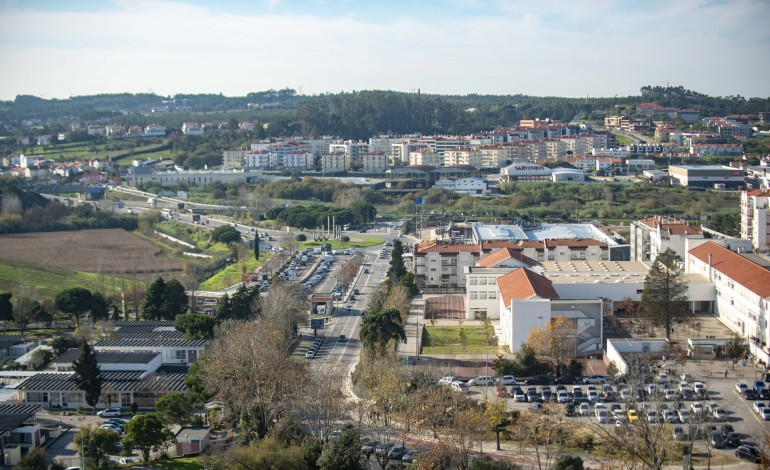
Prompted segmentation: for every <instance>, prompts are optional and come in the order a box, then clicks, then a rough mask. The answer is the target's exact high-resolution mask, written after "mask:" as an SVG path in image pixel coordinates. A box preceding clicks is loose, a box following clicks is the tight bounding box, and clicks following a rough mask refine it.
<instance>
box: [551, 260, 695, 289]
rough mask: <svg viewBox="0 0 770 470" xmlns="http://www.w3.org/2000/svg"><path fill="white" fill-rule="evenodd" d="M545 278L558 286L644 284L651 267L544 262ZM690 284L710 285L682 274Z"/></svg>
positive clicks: (638, 263) (635, 263)
mask: <svg viewBox="0 0 770 470" xmlns="http://www.w3.org/2000/svg"><path fill="white" fill-rule="evenodd" d="M540 264H541V265H542V266H543V276H545V277H547V278H548V279H550V280H551V281H552V282H555V283H558V284H599V283H605V284H607V283H644V278H645V276H647V272H648V271H649V267H648V266H647V265H646V264H645V263H642V262H641V261H578V260H575V261H544V262H542V263H540ZM682 278H683V279H684V280H685V281H686V282H688V283H708V282H709V280H708V279H707V278H706V277H705V276H704V275H702V274H686V273H683V274H682Z"/></svg>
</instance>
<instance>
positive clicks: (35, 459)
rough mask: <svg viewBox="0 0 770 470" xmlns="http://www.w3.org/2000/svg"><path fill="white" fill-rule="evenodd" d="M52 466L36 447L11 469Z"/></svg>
mask: <svg viewBox="0 0 770 470" xmlns="http://www.w3.org/2000/svg"><path fill="white" fill-rule="evenodd" d="M113 434H114V433H113ZM52 464H53V460H52V459H51V457H49V456H48V454H46V452H45V449H43V448H42V447H38V448H36V449H35V450H31V451H29V452H28V453H27V454H26V455H25V456H24V457H22V458H21V461H20V462H19V464H18V465H16V466H15V467H13V468H15V469H16V470H50V469H51V468H53V467H52Z"/></svg>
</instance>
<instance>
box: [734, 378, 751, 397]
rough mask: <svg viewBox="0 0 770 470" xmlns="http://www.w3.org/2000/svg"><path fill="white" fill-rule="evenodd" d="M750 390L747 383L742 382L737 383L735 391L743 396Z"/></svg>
mask: <svg viewBox="0 0 770 470" xmlns="http://www.w3.org/2000/svg"><path fill="white" fill-rule="evenodd" d="M748 389H749V386H748V385H746V382H743V381H740V382H736V383H735V391H736V392H738V393H740V394H741V395H743V392H745V391H746V390H748Z"/></svg>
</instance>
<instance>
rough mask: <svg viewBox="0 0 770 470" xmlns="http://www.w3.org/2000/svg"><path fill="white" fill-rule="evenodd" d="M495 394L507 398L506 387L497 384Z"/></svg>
mask: <svg viewBox="0 0 770 470" xmlns="http://www.w3.org/2000/svg"><path fill="white" fill-rule="evenodd" d="M495 396H497V397H498V398H508V389H507V388H505V386H504V385H498V386H497V389H496V390H495Z"/></svg>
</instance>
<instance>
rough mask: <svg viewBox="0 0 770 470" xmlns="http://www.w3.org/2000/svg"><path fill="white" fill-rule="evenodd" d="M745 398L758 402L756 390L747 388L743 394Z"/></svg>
mask: <svg viewBox="0 0 770 470" xmlns="http://www.w3.org/2000/svg"><path fill="white" fill-rule="evenodd" d="M743 398H745V399H746V400H756V399H757V392H755V391H754V390H752V389H750V388H747V389H746V391H745V392H743Z"/></svg>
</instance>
